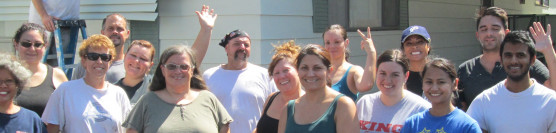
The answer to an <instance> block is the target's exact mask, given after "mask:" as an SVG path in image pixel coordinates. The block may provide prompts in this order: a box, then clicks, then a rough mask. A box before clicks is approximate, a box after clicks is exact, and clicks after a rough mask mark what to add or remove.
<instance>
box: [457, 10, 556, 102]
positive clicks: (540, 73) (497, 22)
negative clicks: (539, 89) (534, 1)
mask: <svg viewBox="0 0 556 133" xmlns="http://www.w3.org/2000/svg"><path fill="white" fill-rule="evenodd" d="M478 16H479V17H478V18H477V32H476V37H477V40H479V42H480V43H481V47H482V51H483V54H481V55H479V56H477V57H475V58H472V59H470V60H467V61H465V62H464V63H462V64H461V65H460V66H459V69H458V77H459V84H458V89H459V90H462V92H460V102H461V104H462V105H461V106H462V107H460V108H461V109H462V110H467V107H468V106H469V105H470V104H471V102H472V101H473V99H475V97H476V96H477V95H479V93H481V92H483V90H486V89H488V88H490V87H492V86H494V85H495V84H496V83H498V82H500V81H502V80H504V79H506V75H507V74H506V72H505V71H504V69H503V67H502V65H501V64H500V55H499V51H500V45H501V44H502V40H503V39H504V37H505V36H506V34H507V33H508V32H510V30H509V29H508V16H507V13H506V11H504V9H502V8H498V7H490V8H487V9H484V10H481V11H480V12H479V15H478ZM529 71H530V72H529V74H530V75H531V77H532V78H534V79H535V80H537V81H538V82H539V83H541V84H544V85H545V86H548V85H549V84H550V83H549V82H545V81H547V79H548V76H549V74H548V69H547V68H546V66H544V65H543V64H542V63H541V61H539V60H537V61H535V63H534V64H532V65H531V67H530V68H529Z"/></svg>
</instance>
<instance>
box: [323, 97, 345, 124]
mask: <svg viewBox="0 0 556 133" xmlns="http://www.w3.org/2000/svg"><path fill="white" fill-rule="evenodd" d="M342 96H345V95H344V94H341V93H340V94H339V95H338V96H336V97H335V98H334V100H333V101H332V103H330V108H328V111H326V113H328V114H330V115H332V116H334V114H335V112H336V106H337V105H338V104H337V103H338V99H340V97H342ZM332 118H334V117H332Z"/></svg>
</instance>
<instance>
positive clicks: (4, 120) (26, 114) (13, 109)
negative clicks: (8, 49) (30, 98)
mask: <svg viewBox="0 0 556 133" xmlns="http://www.w3.org/2000/svg"><path fill="white" fill-rule="evenodd" d="M29 77H31V71H29V70H27V68H25V67H23V65H22V64H20V63H19V61H17V60H15V58H13V57H12V56H10V55H8V54H4V53H0V132H6V133H18V132H25V133H44V132H46V127H45V126H44V123H42V122H41V118H40V117H39V115H37V113H35V112H33V111H31V110H28V109H26V108H24V107H20V106H17V105H15V104H14V99H15V98H16V97H17V96H18V95H19V94H20V92H21V91H22V90H25V89H27V88H26V87H25V83H27V82H28V81H29V80H28V79H29Z"/></svg>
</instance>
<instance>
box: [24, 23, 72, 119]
mask: <svg viewBox="0 0 556 133" xmlns="http://www.w3.org/2000/svg"><path fill="white" fill-rule="evenodd" d="M47 37H48V36H47V35H46V30H45V29H44V28H43V27H42V26H40V25H38V24H34V23H24V24H22V25H21V27H19V29H18V30H17V31H16V32H15V35H14V38H13V44H14V48H15V50H16V52H17V53H18V54H17V55H18V57H19V59H20V60H21V61H23V62H24V63H25V64H27V69H29V70H31V73H32V75H31V77H30V79H29V82H27V84H26V86H28V87H29V89H25V90H23V91H22V92H21V95H20V96H18V97H17V99H16V103H17V104H18V105H19V106H22V107H25V108H27V109H29V110H32V111H35V112H36V113H37V114H39V116H40V115H42V112H43V110H44V107H45V106H46V102H47V101H48V98H49V97H50V94H52V92H54V90H55V89H56V88H57V87H58V86H60V84H61V83H62V82H65V81H68V79H67V78H66V75H65V74H64V72H62V70H60V69H58V68H52V67H51V66H49V65H46V64H44V63H42V62H41V61H42V59H43V56H44V52H45V51H46V48H47V47H48V46H46V45H48V44H50V43H48V40H47Z"/></svg>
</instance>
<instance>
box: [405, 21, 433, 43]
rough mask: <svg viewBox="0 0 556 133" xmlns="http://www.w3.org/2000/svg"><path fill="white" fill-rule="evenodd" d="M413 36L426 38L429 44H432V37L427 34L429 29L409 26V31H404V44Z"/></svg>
mask: <svg viewBox="0 0 556 133" xmlns="http://www.w3.org/2000/svg"><path fill="white" fill-rule="evenodd" d="M411 35H419V36H421V37H423V38H425V40H427V42H429V43H430V42H431V36H430V35H429V32H427V29H426V28H425V27H423V26H419V25H413V26H409V27H407V29H405V30H403V34H402V43H403V42H405V39H407V37H409V36H411Z"/></svg>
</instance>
